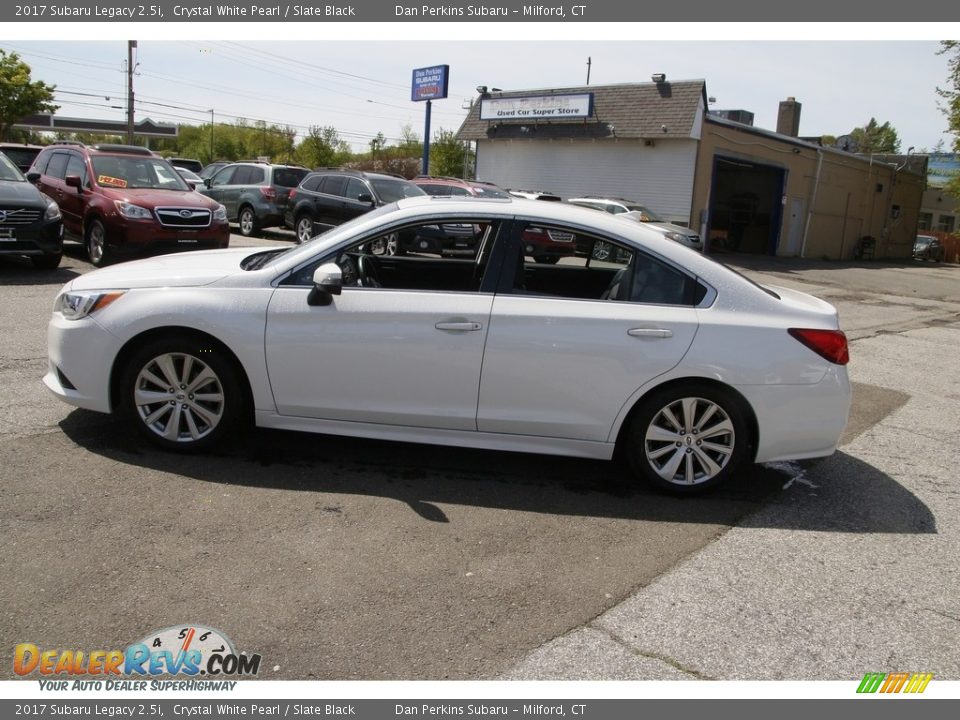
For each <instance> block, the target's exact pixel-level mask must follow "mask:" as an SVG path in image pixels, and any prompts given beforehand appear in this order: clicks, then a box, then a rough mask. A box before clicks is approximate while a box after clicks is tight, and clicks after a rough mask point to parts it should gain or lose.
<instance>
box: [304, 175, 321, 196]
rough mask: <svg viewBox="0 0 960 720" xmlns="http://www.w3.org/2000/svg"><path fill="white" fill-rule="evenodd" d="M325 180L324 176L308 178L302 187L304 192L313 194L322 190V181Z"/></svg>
mask: <svg viewBox="0 0 960 720" xmlns="http://www.w3.org/2000/svg"><path fill="white" fill-rule="evenodd" d="M321 180H323V176H322V175H314V176H313V177H308V178H307V179H306V180H304V181H303V183H302V184H301V185H300V187H301V188H303V189H304V190H310V191H311V192H316V191H317V190H319V189H320V181H321Z"/></svg>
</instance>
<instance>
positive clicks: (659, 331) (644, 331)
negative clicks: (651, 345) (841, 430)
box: [627, 328, 673, 340]
mask: <svg viewBox="0 0 960 720" xmlns="http://www.w3.org/2000/svg"><path fill="white" fill-rule="evenodd" d="M627 335H629V336H630V337H635V338H648V339H651V340H656V339H658V338H669V337H673V330H667V329H666V328H633V329H631V330H627Z"/></svg>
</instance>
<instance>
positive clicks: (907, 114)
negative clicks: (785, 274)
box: [0, 24, 953, 152]
mask: <svg viewBox="0 0 960 720" xmlns="http://www.w3.org/2000/svg"><path fill="white" fill-rule="evenodd" d="M170 27H171V28H173V26H170ZM398 27H400V26H398ZM448 27H454V26H448ZM455 27H457V29H458V31H459V34H460V35H464V34H465V32H466V31H467V30H468V29H469V28H470V26H469V25H467V24H461V25H459V26H455ZM206 31H207V35H208V36H209V37H214V38H217V39H212V40H211V39H200V38H201V37H202V36H200V35H198V33H197V32H196V29H194V31H193V32H186V33H182V35H184V39H182V40H179V41H169V40H165V39H162V37H163V36H164V35H166V36H169V35H171V34H175V33H170V32H167V33H159V35H160V37H158V38H157V39H149V38H148V39H138V49H137V51H136V52H137V54H136V58H135V63H136V75H135V78H134V91H135V94H136V97H137V99H138V103H137V104H136V119H137V120H138V121H140V120H142V119H144V118H147V117H149V118H151V119H153V120H154V121H158V122H172V123H180V122H186V123H191V124H197V125H199V124H204V123H208V122H209V121H210V110H211V109H213V110H214V117H215V118H216V120H217V122H235V121H236V120H237V119H238V118H241V117H242V118H245V119H246V120H247V121H248V122H253V121H256V120H266V121H268V122H270V123H276V124H280V125H289V126H292V127H293V128H294V129H296V130H297V131H298V132H299V133H301V134H303V133H306V132H307V130H308V128H309V127H310V126H313V125H319V126H328V125H332V126H333V127H335V128H337V130H338V131H339V132H340V133H341V136H342V137H343V138H344V139H345V140H347V141H348V142H349V143H350V144H351V145H352V146H353V147H354V149H355V150H363V149H366V148H367V147H368V143H369V141H370V139H372V138H373V137H374V136H375V135H376V134H377V133H378V132H382V133H383V134H384V135H385V136H386V137H387V138H388V139H393V140H394V141H395V139H396V138H398V137H399V136H400V134H401V131H402V128H403V127H404V126H405V125H410V127H411V128H412V129H413V130H414V131H415V132H416V133H418V134H419V135H421V136H422V134H423V126H424V107H423V103H414V102H411V101H410V79H411V73H412V70H413V69H414V68H418V67H426V66H430V65H435V64H448V65H450V91H449V98H448V99H446V100H436V101H434V102H433V113H432V129H433V131H436V130H437V129H438V128H444V129H447V130H456V129H457V128H459V126H460V123H461V122H462V120H463V118H464V117H465V115H466V112H467V110H466V108H468V107H469V104H470V101H471V100H472V99H475V98H476V97H477V92H476V89H475V88H476V87H477V86H478V85H486V86H488V87H490V88H501V89H503V90H509V91H515V90H530V89H540V88H551V87H571V86H582V85H584V84H586V79H587V60H588V58H589V59H590V84H591V85H605V84H615V83H628V82H649V81H650V76H651V74H653V73H665V74H666V75H667V79H668V80H691V79H703V80H705V81H706V87H707V94H708V95H709V96H710V97H711V98H716V102H714V103H711V106H710V107H711V109H744V110H749V111H750V112H753V113H754V114H755V121H754V124H755V125H756V126H758V127H761V128H766V129H771V130H773V129H775V128H776V116H777V109H778V104H779V102H780V101H781V100H784V99H786V98H787V97H795V98H796V99H797V101H799V102H800V103H801V104H802V111H801V119H800V134H801V135H803V136H816V135H823V134H830V135H841V134H845V133H849V132H850V131H851V130H852V129H854V128H855V127H859V126H863V125H865V124H866V123H867V122H868V121H869V120H870V118H872V117H874V118H876V119H877V120H878V121H879V122H881V123H882V122H885V121H889V122H890V123H891V125H893V127H894V128H895V129H896V130H897V132H898V133H899V136H900V140H901V151H902V152H907V150H908V149H909V148H910V147H913V148H914V152H919V151H921V150H933V149H935V147H936V146H937V143H938V142H939V141H941V140H942V141H943V144H944V149H945V150H948V151H949V150H950V149H951V145H952V142H953V136H952V135H949V134H945V130H946V117H945V116H944V114H943V113H942V112H941V110H940V109H939V98H938V96H937V94H936V88H937V86H938V85H940V86H944V85H945V84H946V83H947V58H946V57H945V56H938V55H937V50H938V49H939V43H938V42H937V41H936V40H934V39H930V40H922V39H921V40H883V41H863V40H831V39H824V40H789V39H781V40H776V41H768V40H759V39H756V40H754V39H745V40H744V39H739V40H735V41H723V42H720V41H711V40H682V41H681V40H674V41H667V42H664V41H656V40H650V39H640V40H622V39H620V40H616V39H615V40H608V39H590V38H589V37H588V38H586V39H580V40H571V39H564V40H548V39H540V40H537V41H531V40H527V39H513V40H506V41H493V40H473V41H461V40H458V41H456V42H451V41H444V40H434V39H430V38H429V37H428V38H424V39H413V40H407V41H403V42H397V41H393V40H389V39H386V38H387V37H396V36H397V35H401V33H398V32H394V33H387V34H386V37H385V39H381V40H356V39H355V40H345V41H336V40H328V39H323V38H321V39H318V40H307V39H294V40H284V41H278V40H265V41H255V40H250V39H239V38H238V39H230V38H237V37H238V35H239V36H240V37H244V36H245V35H247V34H249V33H239V34H238V33H235V32H232V31H231V28H229V27H227V26H223V25H220V26H217V25H214V26H209V27H208V28H206ZM138 32H139V33H140V37H143V35H150V34H152V35H154V36H156V35H158V33H157V32H156V30H155V29H153V30H152V32H151V33H147V32H146V31H141V28H137V27H134V28H132V32H131V33H129V34H136V33H138ZM112 34H114V35H120V36H122V34H121V33H119V32H113V33H112ZM176 34H181V33H179V32H178V33H176ZM427 34H428V35H430V36H432V37H450V36H451V35H450V33H449V32H435V31H434V30H433V29H430V30H429V31H428V32H427ZM18 35H19V33H18ZM40 35H41V36H44V37H49V36H50V33H41V34H40ZM301 35H302V33H301ZM501 35H503V34H502V33H500V34H498V36H501ZM620 35H621V36H622V33H620ZM26 36H27V37H30V34H29V33H26ZM194 38H196V39H194ZM0 49H3V50H6V51H8V52H10V51H16V52H17V53H19V54H20V55H21V57H22V59H23V60H25V61H26V62H27V63H28V64H29V65H30V66H31V68H32V70H33V78H34V79H39V80H43V81H44V82H46V83H49V84H54V85H56V86H57V95H56V98H57V100H56V102H57V104H59V105H60V106H61V109H60V110H59V111H58V112H59V114H61V115H64V116H70V117H94V118H105V119H116V120H123V119H125V117H126V115H125V110H124V109H123V107H124V105H125V98H126V75H125V72H124V68H125V64H126V57H127V44H126V38H125V37H124V39H113V40H111V39H99V40H93V41H76V40H68V39H63V40H56V41H47V40H30V39H26V40H23V39H17V40H7V39H5V38H4V37H3V32H2V31H0ZM107 98H109V99H107ZM114 106H118V107H114Z"/></svg>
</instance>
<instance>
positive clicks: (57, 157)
mask: <svg viewBox="0 0 960 720" xmlns="http://www.w3.org/2000/svg"><path fill="white" fill-rule="evenodd" d="M69 157H70V156H69V155H68V154H67V153H62V152H58V153H54V154H53V157H52V158H50V164H49V165H47V173H46V174H47V175H49V176H50V177H52V178H57V179H58V180H63V178H64V177H66V174H67V160H68V159H69Z"/></svg>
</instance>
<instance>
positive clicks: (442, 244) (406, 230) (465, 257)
mask: <svg viewBox="0 0 960 720" xmlns="http://www.w3.org/2000/svg"><path fill="white" fill-rule="evenodd" d="M498 226H499V225H498V223H491V222H490V221H489V220H484V221H482V222H465V221H464V220H463V219H462V218H456V219H449V220H444V219H442V218H441V219H437V220H436V221H433V222H429V223H427V222H423V223H415V224H412V225H407V226H404V227H401V228H397V229H395V230H391V231H390V232H386V233H382V234H373V235H368V236H366V237H364V238H361V239H357V240H356V241H355V242H353V243H352V244H351V245H349V246H347V247H346V248H343V249H341V250H339V251H338V252H336V253H335V254H334V255H332V256H331V255H323V256H322V257H318V258H317V259H315V260H313V261H312V262H310V263H308V264H307V265H304V266H303V267H301V268H299V269H297V270H296V271H294V272H293V273H292V274H291V275H290V276H289V277H288V278H287V279H286V280H284V281H283V282H282V283H281V284H282V285H295V286H310V285H312V283H313V279H312V278H313V273H314V271H315V270H316V269H317V268H318V267H320V265H322V264H324V263H328V262H335V263H337V264H338V265H339V266H340V270H341V272H342V275H343V287H345V288H383V289H388V290H420V291H433V292H440V291H446V292H478V291H479V290H480V286H481V283H482V280H483V273H484V271H485V268H486V264H487V260H488V257H489V253H490V249H491V247H492V239H493V237H494V235H495V233H496V229H497V227H498Z"/></svg>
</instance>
